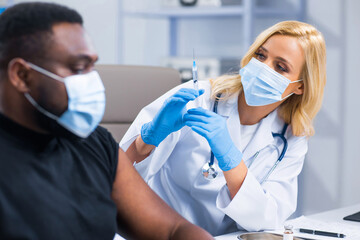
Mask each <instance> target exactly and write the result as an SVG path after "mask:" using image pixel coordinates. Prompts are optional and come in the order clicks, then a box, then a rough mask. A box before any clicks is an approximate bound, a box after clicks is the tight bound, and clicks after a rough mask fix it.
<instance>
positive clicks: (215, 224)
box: [120, 81, 307, 235]
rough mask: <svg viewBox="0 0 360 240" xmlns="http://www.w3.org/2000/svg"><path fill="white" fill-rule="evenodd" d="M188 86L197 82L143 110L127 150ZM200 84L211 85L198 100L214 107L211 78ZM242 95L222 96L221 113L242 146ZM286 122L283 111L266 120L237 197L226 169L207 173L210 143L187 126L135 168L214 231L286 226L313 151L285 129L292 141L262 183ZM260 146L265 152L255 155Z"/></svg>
mask: <svg viewBox="0 0 360 240" xmlns="http://www.w3.org/2000/svg"><path fill="white" fill-rule="evenodd" d="M183 87H184V88H185V87H187V88H192V87H193V83H192V81H190V82H187V83H184V84H182V85H179V86H177V87H175V88H174V89H172V90H170V91H169V92H167V93H166V94H164V95H163V96H161V97H160V98H158V99H157V100H155V101H154V102H152V103H151V104H149V105H148V106H146V107H145V108H143V109H142V110H141V112H140V113H139V115H138V116H137V118H136V119H135V121H134V122H133V124H132V125H131V127H130V128H129V130H128V131H127V133H126V134H125V136H124V138H123V139H122V140H121V142H120V147H121V148H122V149H123V150H124V151H126V150H127V149H128V147H129V146H130V144H131V143H132V142H133V141H134V140H135V139H136V137H137V136H138V135H139V134H140V130H141V126H142V125H143V124H144V123H146V122H149V121H151V120H152V119H153V117H154V115H155V114H156V112H157V111H158V110H159V109H160V107H161V106H162V104H163V102H164V100H165V99H167V98H168V97H169V96H171V95H172V94H174V93H175V92H176V91H177V90H179V89H180V88H183ZM199 87H200V88H203V89H205V93H204V95H203V96H201V97H200V99H199V101H198V103H197V104H200V105H201V106H202V107H203V108H206V109H209V110H212V108H213V104H214V101H213V100H210V83H209V82H208V81H200V82H199ZM237 99H238V94H235V95H234V96H233V97H232V98H230V99H228V100H227V101H219V104H218V114H220V115H222V116H226V117H228V120H227V124H228V129H229V132H230V135H231V138H232V140H233V142H234V144H235V145H236V146H237V147H238V148H239V149H240V141H241V136H240V119H239V114H238V108H237V102H238V101H237ZM193 107H194V102H189V103H188V105H187V108H188V109H189V108H193ZM283 126H284V122H283V121H282V120H281V119H280V118H279V117H278V115H277V111H274V112H272V113H270V114H269V115H268V116H267V117H265V118H264V119H262V120H261V121H260V123H259V126H258V128H257V129H256V132H255V134H254V136H253V137H252V139H251V140H250V142H249V144H248V145H247V147H246V148H245V149H244V151H243V159H244V161H245V164H246V165H247V166H248V168H249V170H248V173H247V176H246V178H245V180H244V182H243V184H242V186H241V188H240V190H239V191H238V193H237V194H236V195H235V197H234V198H233V199H232V200H231V198H230V195H229V191H228V189H227V186H226V181H225V178H224V175H223V173H222V172H221V171H220V173H219V175H218V177H217V178H215V179H214V180H207V179H204V177H203V176H202V174H201V169H202V166H203V165H204V164H205V163H206V162H208V161H209V160H210V147H209V144H208V142H207V141H206V139H204V138H203V137H201V136H200V135H198V134H197V133H195V132H194V131H192V130H191V129H190V128H189V127H187V126H185V127H183V128H182V129H181V130H179V131H177V132H174V133H172V134H170V135H169V136H168V137H167V138H166V139H165V140H164V141H163V142H161V143H160V144H159V146H158V147H157V148H155V149H154V150H153V151H152V152H151V154H150V156H149V157H147V158H146V159H145V160H143V161H142V162H140V163H138V164H136V165H135V167H136V169H137V171H138V172H139V173H140V175H141V176H142V177H143V179H144V180H145V181H146V182H147V183H148V185H149V186H150V187H151V188H152V189H153V190H154V191H155V192H156V193H157V194H158V195H159V196H160V197H161V198H162V199H163V200H164V201H165V202H166V203H167V204H169V205H170V206H171V207H172V208H173V209H175V210H176V211H177V212H178V213H180V214H181V215H182V216H183V217H185V218H186V219H188V220H189V221H190V222H192V223H194V224H196V225H199V226H201V227H203V228H204V229H206V230H207V231H209V232H210V233H211V234H213V235H220V234H225V233H228V232H232V231H236V230H238V229H240V230H242V229H245V230H248V231H258V230H262V229H273V228H277V227H281V224H283V222H284V221H285V220H286V219H287V218H288V217H289V216H290V215H291V214H292V213H293V212H294V211H295V209H296V203H297V190H298V189H297V176H298V175H299V173H300V172H301V169H302V166H303V161H304V157H305V154H306V152H307V139H306V138H305V137H295V136H293V135H292V131H291V127H290V126H289V128H288V130H287V132H286V134H285V137H286V139H287V141H288V149H287V151H286V154H285V157H284V158H283V160H282V161H281V162H280V164H279V165H278V166H277V167H276V169H275V170H274V172H273V173H272V174H271V175H270V176H269V178H268V180H267V181H265V182H264V183H262V184H260V181H261V179H262V178H263V177H264V176H265V175H266V174H267V173H268V172H269V170H270V168H271V167H272V166H273V165H274V163H275V162H276V160H277V159H278V156H279V154H280V152H281V150H282V147H283V142H282V141H281V140H280V139H279V138H273V136H272V132H277V133H279V132H281V130H282V128H283ZM260 150H261V151H260ZM258 151H260V153H259V154H258V156H257V157H256V158H254V155H255V154H256V152H258ZM215 163H217V160H216V159H215ZM144 204H146V203H144Z"/></svg>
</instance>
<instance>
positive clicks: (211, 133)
mask: <svg viewBox="0 0 360 240" xmlns="http://www.w3.org/2000/svg"><path fill="white" fill-rule="evenodd" d="M184 121H185V124H186V125H187V126H189V127H191V129H192V130H194V131H195V132H196V133H198V134H200V135H201V136H203V137H204V138H206V140H207V141H208V143H209V145H210V148H211V151H212V152H213V153H214V156H215V157H216V159H217V160H218V164H219V167H220V169H221V170H223V171H229V170H231V169H233V168H234V167H236V166H237V165H239V164H240V162H241V160H242V156H243V154H242V153H241V152H240V151H239V150H238V149H237V148H236V146H235V145H234V143H233V141H232V139H231V137H230V134H229V131H228V128H227V125H226V119H225V118H224V117H222V116H220V115H219V114H217V113H214V112H212V111H209V110H206V109H203V108H193V109H189V110H188V112H187V113H186V114H185V115H184Z"/></svg>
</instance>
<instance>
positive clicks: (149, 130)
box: [141, 122, 169, 147]
mask: <svg viewBox="0 0 360 240" xmlns="http://www.w3.org/2000/svg"><path fill="white" fill-rule="evenodd" d="M168 135H169V131H166V130H164V129H160V128H158V129H156V131H155V129H154V127H153V124H152V122H148V123H145V124H144V125H142V127H141V138H142V140H143V141H144V143H146V144H149V145H154V146H156V147H157V146H159V144H160V143H161V142H162V141H163V140H164V139H165V138H166V137H167V136H168Z"/></svg>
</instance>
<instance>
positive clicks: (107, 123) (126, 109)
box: [95, 65, 181, 142]
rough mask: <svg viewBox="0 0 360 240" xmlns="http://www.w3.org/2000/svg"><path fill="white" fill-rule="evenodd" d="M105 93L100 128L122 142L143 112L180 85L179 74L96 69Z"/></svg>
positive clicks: (163, 70)
mask: <svg viewBox="0 0 360 240" xmlns="http://www.w3.org/2000/svg"><path fill="white" fill-rule="evenodd" d="M95 68H96V70H97V71H98V72H99V74H100V76H101V79H102V80H103V82H104V86H105V91H106V109H105V115H104V117H103V119H102V122H101V124H100V125H101V126H103V127H105V128H107V129H108V130H109V132H110V133H111V134H112V135H113V137H114V138H115V140H116V141H118V142H119V141H120V140H121V138H122V137H123V136H124V134H125V132H126V131H127V129H128V128H129V126H130V125H131V123H132V122H133V121H134V119H135V117H136V116H137V114H138V113H139V112H140V110H141V109H142V108H143V107H144V106H146V105H148V104H149V103H151V102H152V101H154V100H155V99H156V98H158V97H160V96H161V95H162V94H164V93H165V92H167V91H168V90H170V89H171V88H173V87H175V86H177V85H179V84H180V83H181V80H180V74H179V72H178V71H177V70H175V69H172V68H164V67H150V66H126V65H96V67H95Z"/></svg>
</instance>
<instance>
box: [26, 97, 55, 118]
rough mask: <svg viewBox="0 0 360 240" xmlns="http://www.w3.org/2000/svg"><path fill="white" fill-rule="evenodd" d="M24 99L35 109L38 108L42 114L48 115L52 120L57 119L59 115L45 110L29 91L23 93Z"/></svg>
mask: <svg viewBox="0 0 360 240" xmlns="http://www.w3.org/2000/svg"><path fill="white" fill-rule="evenodd" d="M24 95H25V97H26V99H27V100H28V101H29V102H30V103H31V104H32V105H33V106H34V107H35V108H36V109H37V110H39V112H41V113H42V114H44V115H46V116H48V117H49V118H51V119H54V120H58V119H59V117H58V116H56V115H54V114H52V113H50V112H48V111H46V110H45V109H44V108H43V107H41V106H40V105H39V104H38V103H37V102H36V101H35V100H34V99H33V98H32V97H31V96H30V94H29V93H25V94H24Z"/></svg>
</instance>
